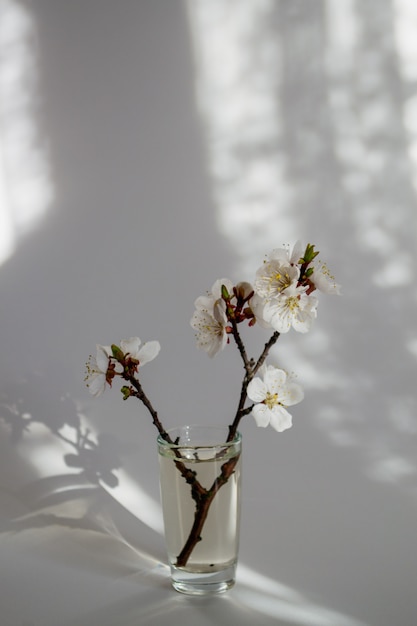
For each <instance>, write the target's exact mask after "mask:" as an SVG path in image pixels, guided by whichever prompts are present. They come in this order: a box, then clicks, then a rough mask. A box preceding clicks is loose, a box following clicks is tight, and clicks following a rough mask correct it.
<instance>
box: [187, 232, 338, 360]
mask: <svg viewBox="0 0 417 626" xmlns="http://www.w3.org/2000/svg"><path fill="white" fill-rule="evenodd" d="M317 255H318V252H316V251H315V250H314V246H312V245H310V244H309V245H307V247H306V248H305V250H304V251H303V247H302V245H301V243H300V242H297V243H296V244H295V246H294V248H293V250H292V251H291V252H290V250H289V248H287V247H284V248H276V249H274V250H272V252H271V253H270V254H269V255H268V256H267V257H266V259H265V261H264V262H263V264H262V265H261V267H260V268H259V269H258V270H257V272H256V277H255V281H254V284H253V287H252V285H251V284H250V283H240V284H239V285H238V286H237V287H233V284H232V282H231V281H230V280H229V279H227V278H223V279H220V280H217V281H216V282H215V283H214V285H213V286H212V288H211V291H210V292H209V293H208V294H207V295H206V296H200V297H199V298H197V300H196V301H195V303H194V304H195V309H196V310H195V312H194V315H193V318H192V320H191V326H192V327H193V328H194V330H195V331H196V339H197V345H198V346H199V347H200V348H202V349H203V350H205V351H206V352H207V353H208V354H209V356H214V355H215V354H217V352H219V351H220V350H222V349H223V348H224V346H225V345H226V343H228V335H229V334H230V333H231V332H232V329H231V326H230V313H232V314H233V308H235V309H236V310H237V311H238V312H239V314H240V318H235V319H236V321H237V322H240V321H243V319H245V318H247V319H249V320H250V324H251V325H253V323H254V321H257V322H258V323H259V324H260V325H261V326H263V327H265V328H272V329H273V330H275V331H277V332H279V333H287V332H288V331H289V330H290V329H291V328H294V330H296V331H298V332H300V333H305V332H307V331H309V330H310V328H311V324H312V321H313V320H314V319H315V318H316V316H317V305H318V299H317V298H316V297H315V296H313V295H311V294H312V293H313V292H314V291H315V290H316V289H318V290H320V291H323V292H325V293H334V294H339V293H340V287H339V285H338V284H337V283H336V282H335V279H334V277H333V276H332V275H331V274H330V272H329V270H328V268H327V266H326V264H324V263H321V262H315V259H316V257H317ZM242 285H243V286H244V287H243V289H242V287H241V286H242ZM226 292H227V294H229V298H228V297H227V295H226ZM242 292H243V293H242ZM242 301H243V302H244V304H245V308H244V309H243V312H244V315H243V317H242V315H241V304H242Z"/></svg>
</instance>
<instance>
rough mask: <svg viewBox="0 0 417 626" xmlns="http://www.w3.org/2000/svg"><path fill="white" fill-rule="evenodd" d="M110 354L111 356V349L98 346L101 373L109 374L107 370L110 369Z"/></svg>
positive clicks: (97, 357)
mask: <svg viewBox="0 0 417 626" xmlns="http://www.w3.org/2000/svg"><path fill="white" fill-rule="evenodd" d="M109 354H111V348H109V347H108V346H100V344H97V355H96V363H97V368H98V369H99V370H100V371H101V372H104V373H106V372H107V368H108V367H109Z"/></svg>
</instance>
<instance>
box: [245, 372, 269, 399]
mask: <svg viewBox="0 0 417 626" xmlns="http://www.w3.org/2000/svg"><path fill="white" fill-rule="evenodd" d="M267 391H268V389H267V386H266V385H265V383H264V381H263V380H262V379H261V378H259V377H258V376H256V378H253V379H252V380H251V381H250V383H249V385H248V388H247V394H248V398H250V399H251V400H252V401H253V402H263V401H264V400H265V398H266V394H267Z"/></svg>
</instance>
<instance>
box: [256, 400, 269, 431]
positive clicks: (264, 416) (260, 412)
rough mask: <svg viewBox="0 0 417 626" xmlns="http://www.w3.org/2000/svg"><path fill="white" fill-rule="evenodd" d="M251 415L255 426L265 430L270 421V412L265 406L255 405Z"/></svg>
mask: <svg viewBox="0 0 417 626" xmlns="http://www.w3.org/2000/svg"><path fill="white" fill-rule="evenodd" d="M252 415H253V417H254V419H255V422H256V425H257V426H260V427H261V428H266V426H268V424H269V422H270V421H271V416H272V412H271V411H270V410H269V409H268V407H267V406H266V405H265V404H255V406H254V407H253V409H252Z"/></svg>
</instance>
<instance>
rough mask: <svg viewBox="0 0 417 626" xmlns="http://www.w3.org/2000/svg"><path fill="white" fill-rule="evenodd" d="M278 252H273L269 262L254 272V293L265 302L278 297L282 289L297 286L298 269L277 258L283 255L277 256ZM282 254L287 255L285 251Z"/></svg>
mask: <svg viewBox="0 0 417 626" xmlns="http://www.w3.org/2000/svg"><path fill="white" fill-rule="evenodd" d="M278 252H279V253H281V250H275V251H273V252H272V253H271V255H270V258H269V260H267V261H265V262H264V263H263V265H262V266H261V267H260V268H259V269H258V270H257V272H256V278H255V285H254V286H255V292H256V293H257V294H258V295H259V296H261V297H262V298H264V299H265V300H266V301H269V300H271V299H273V298H276V297H278V296H279V295H280V294H281V292H282V291H284V289H287V288H288V287H290V286H291V285H293V284H297V281H298V278H299V276H300V268H299V267H297V266H296V265H291V264H290V262H289V261H288V260H285V259H283V258H279V257H281V256H284V254H282V255H281V254H280V255H278ZM282 252H283V253H286V254H287V255H288V252H287V251H286V250H283V251H282ZM274 253H275V254H274Z"/></svg>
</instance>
